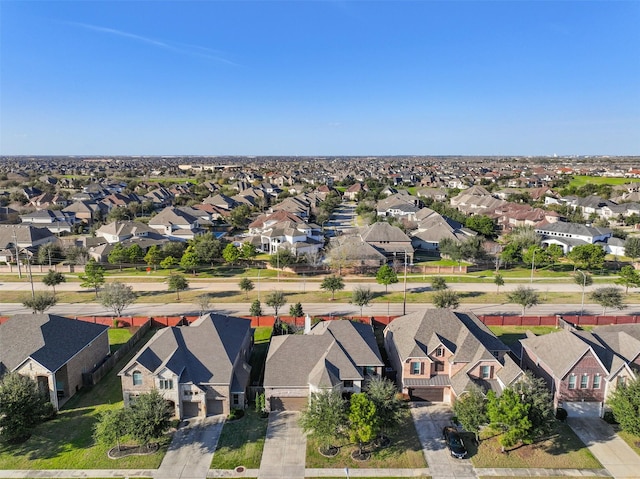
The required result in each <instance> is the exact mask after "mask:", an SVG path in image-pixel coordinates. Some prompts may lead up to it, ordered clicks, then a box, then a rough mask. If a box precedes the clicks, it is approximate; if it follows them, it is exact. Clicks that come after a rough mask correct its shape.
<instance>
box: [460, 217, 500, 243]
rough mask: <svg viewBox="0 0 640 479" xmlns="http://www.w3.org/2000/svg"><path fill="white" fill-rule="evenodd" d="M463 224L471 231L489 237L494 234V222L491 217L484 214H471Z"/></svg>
mask: <svg viewBox="0 0 640 479" xmlns="http://www.w3.org/2000/svg"><path fill="white" fill-rule="evenodd" d="M465 226H466V227H467V228H469V229H472V230H473V231H477V232H478V233H480V234H482V235H484V236H486V237H487V238H491V237H492V236H494V234H495V229H496V224H495V222H494V221H493V219H491V218H489V217H488V216H485V215H472V216H469V217H468V218H467V221H465Z"/></svg>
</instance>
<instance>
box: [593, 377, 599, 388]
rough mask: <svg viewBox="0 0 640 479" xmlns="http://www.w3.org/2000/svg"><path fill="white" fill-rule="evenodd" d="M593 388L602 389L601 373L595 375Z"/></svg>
mask: <svg viewBox="0 0 640 479" xmlns="http://www.w3.org/2000/svg"><path fill="white" fill-rule="evenodd" d="M593 389H600V375H599V374H596V375H595V376H593Z"/></svg>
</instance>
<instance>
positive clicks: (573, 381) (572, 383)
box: [569, 374, 576, 389]
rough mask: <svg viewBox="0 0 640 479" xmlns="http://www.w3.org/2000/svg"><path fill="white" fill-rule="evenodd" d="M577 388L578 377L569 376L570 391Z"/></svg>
mask: <svg viewBox="0 0 640 479" xmlns="http://www.w3.org/2000/svg"><path fill="white" fill-rule="evenodd" d="M575 388H576V375H575V374H572V375H571V376H569V389H575Z"/></svg>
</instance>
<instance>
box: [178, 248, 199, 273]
mask: <svg viewBox="0 0 640 479" xmlns="http://www.w3.org/2000/svg"><path fill="white" fill-rule="evenodd" d="M197 266H198V256H197V255H196V254H195V253H194V252H193V250H192V249H191V247H189V248H187V249H186V250H185V252H184V253H182V257H181V258H180V267H181V268H182V269H184V270H191V272H192V273H193V275H194V276H195V275H196V268H197Z"/></svg>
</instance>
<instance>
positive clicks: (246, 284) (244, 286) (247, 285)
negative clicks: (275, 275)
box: [239, 278, 253, 299]
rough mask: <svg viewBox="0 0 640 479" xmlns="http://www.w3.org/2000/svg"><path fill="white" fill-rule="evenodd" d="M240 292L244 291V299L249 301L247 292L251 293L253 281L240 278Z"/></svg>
mask: <svg viewBox="0 0 640 479" xmlns="http://www.w3.org/2000/svg"><path fill="white" fill-rule="evenodd" d="M239 285H240V290H241V291H244V297H245V298H246V299H249V292H250V291H253V281H251V280H250V279H249V278H242V279H241V280H240V284H239Z"/></svg>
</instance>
